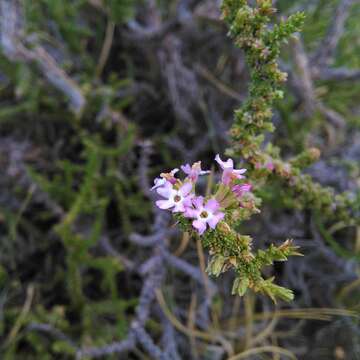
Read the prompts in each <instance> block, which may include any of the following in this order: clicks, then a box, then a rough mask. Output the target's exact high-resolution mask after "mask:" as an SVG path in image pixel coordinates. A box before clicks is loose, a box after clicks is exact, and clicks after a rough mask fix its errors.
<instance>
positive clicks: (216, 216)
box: [208, 212, 225, 229]
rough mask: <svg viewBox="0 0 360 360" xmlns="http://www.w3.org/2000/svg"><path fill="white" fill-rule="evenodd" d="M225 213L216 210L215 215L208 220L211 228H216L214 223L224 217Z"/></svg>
mask: <svg viewBox="0 0 360 360" xmlns="http://www.w3.org/2000/svg"><path fill="white" fill-rule="evenodd" d="M224 216H225V214H224V213H222V212H218V213H217V214H216V215H214V216H213V217H212V218H211V219H209V220H208V224H209V226H210V227H211V228H212V229H215V228H216V225H217V224H218V222H219V221H221V220H222V219H223V218H224Z"/></svg>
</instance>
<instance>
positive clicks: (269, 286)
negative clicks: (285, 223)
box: [152, 155, 300, 301]
mask: <svg viewBox="0 0 360 360" xmlns="http://www.w3.org/2000/svg"><path fill="white" fill-rule="evenodd" d="M215 161H216V162H217V163H218V165H219V166H220V168H221V169H222V175H221V178H220V180H219V182H218V183H217V184H216V185H215V187H214V192H213V193H211V194H208V195H207V196H205V197H204V196H202V195H198V194H197V189H196V185H197V182H198V179H199V176H202V175H207V174H209V173H210V171H204V170H202V168H201V162H200V161H199V162H196V163H194V164H193V165H192V166H190V165H189V164H186V165H184V166H181V169H182V171H183V172H184V174H185V177H184V179H183V180H181V179H180V178H177V177H176V176H175V175H176V174H177V173H178V172H179V169H174V170H172V171H171V172H169V173H162V174H161V175H160V177H159V178H156V179H155V180H154V186H153V187H152V190H153V191H156V192H157V193H158V195H159V196H160V197H161V199H159V200H157V201H156V205H157V206H158V207H159V208H160V209H163V210H168V211H171V212H172V213H173V214H174V217H175V219H176V221H177V222H178V224H179V225H180V226H181V228H182V230H183V231H185V232H188V233H190V234H191V235H194V236H200V239H201V241H202V244H203V246H204V247H206V248H208V249H209V250H210V255H211V258H210V260H209V264H208V267H207V272H208V273H209V274H210V275H213V276H219V275H220V274H221V273H223V272H224V271H226V270H229V269H234V270H235V274H236V278H235V281H234V284H233V289H232V293H233V294H239V295H241V296H242V295H244V294H245V292H246V290H247V289H248V288H251V289H252V290H254V291H255V292H262V293H265V294H267V295H269V296H270V297H271V298H272V299H273V300H274V301H276V298H281V299H283V300H286V301H290V300H292V299H293V293H292V291H291V290H288V289H285V288H283V287H280V286H278V285H275V284H274V283H273V280H274V278H270V279H266V280H265V279H264V278H263V276H262V269H263V267H264V266H267V265H271V264H272V263H273V262H274V261H284V260H286V259H287V257H288V256H290V255H300V254H299V253H298V252H297V248H296V247H295V246H293V245H292V243H291V241H289V240H287V241H285V242H284V243H283V244H282V245H280V246H278V247H276V246H274V245H271V246H270V248H269V249H267V250H258V251H257V252H255V253H254V252H253V251H252V248H251V238H250V237H249V236H246V235H241V234H239V233H238V232H237V231H236V226H237V225H238V224H239V223H240V222H241V221H243V220H246V219H249V218H250V216H251V215H252V214H255V213H258V212H259V209H258V207H257V206H258V205H259V204H258V202H259V200H258V199H257V198H256V197H255V196H254V195H253V193H252V184H250V183H248V182H247V181H246V180H245V179H246V178H245V175H244V174H245V173H246V169H236V168H235V167H234V161H233V160H232V159H227V160H226V161H223V160H221V158H220V156H219V155H216V157H215Z"/></svg>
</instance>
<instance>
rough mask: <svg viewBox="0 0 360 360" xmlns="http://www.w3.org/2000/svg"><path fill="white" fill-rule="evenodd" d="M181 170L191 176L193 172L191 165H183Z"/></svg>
mask: <svg viewBox="0 0 360 360" xmlns="http://www.w3.org/2000/svg"><path fill="white" fill-rule="evenodd" d="M181 170H182V171H183V172H184V173H185V174H187V175H189V174H190V172H191V166H190V165H189V164H186V165H182V166H181Z"/></svg>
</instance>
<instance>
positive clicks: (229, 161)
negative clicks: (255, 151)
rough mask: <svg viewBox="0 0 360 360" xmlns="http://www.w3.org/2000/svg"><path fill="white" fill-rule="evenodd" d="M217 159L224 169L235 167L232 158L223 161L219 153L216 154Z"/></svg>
mask: <svg viewBox="0 0 360 360" xmlns="http://www.w3.org/2000/svg"><path fill="white" fill-rule="evenodd" d="M215 161H216V162H217V163H218V164H219V165H220V167H221V168H222V169H233V168H234V162H233V160H232V159H227V160H226V161H222V160H221V159H220V156H219V154H217V155H216V156H215Z"/></svg>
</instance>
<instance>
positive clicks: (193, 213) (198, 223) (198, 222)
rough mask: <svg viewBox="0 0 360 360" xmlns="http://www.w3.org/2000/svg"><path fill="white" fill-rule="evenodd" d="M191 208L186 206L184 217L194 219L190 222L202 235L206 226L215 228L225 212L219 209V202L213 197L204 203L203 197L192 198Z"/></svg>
mask: <svg viewBox="0 0 360 360" xmlns="http://www.w3.org/2000/svg"><path fill="white" fill-rule="evenodd" d="M192 203H193V205H194V207H193V208H191V207H187V208H186V210H185V214H184V215H185V217H188V218H192V219H195V220H194V221H193V222H192V225H193V227H194V228H195V229H196V230H197V231H198V232H199V234H200V235H202V234H203V233H204V232H205V230H206V228H207V226H209V227H210V228H211V229H215V228H216V225H217V224H218V222H219V221H221V220H222V219H223V218H224V216H225V214H224V213H223V212H221V211H219V208H220V204H219V203H218V202H217V201H216V200H215V199H210V200H208V201H207V202H206V204H205V205H204V198H203V197H202V196H198V197H195V198H194V199H192Z"/></svg>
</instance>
